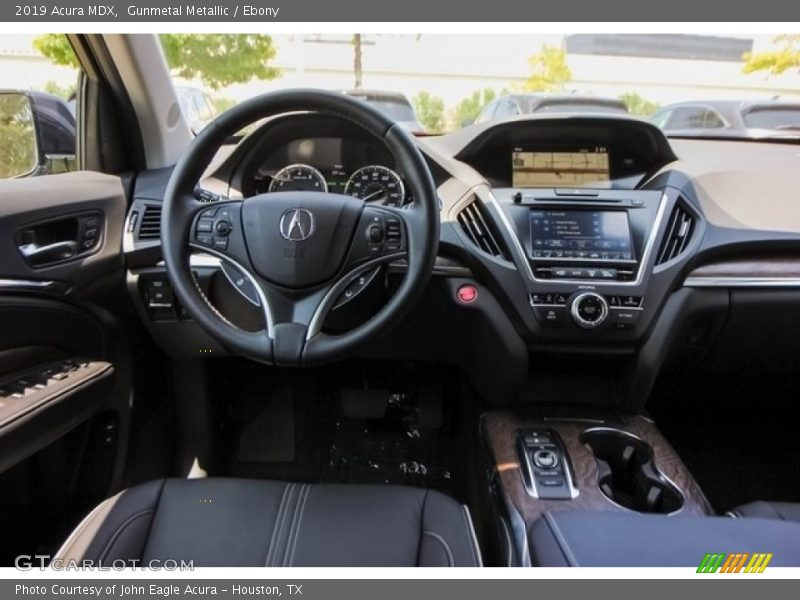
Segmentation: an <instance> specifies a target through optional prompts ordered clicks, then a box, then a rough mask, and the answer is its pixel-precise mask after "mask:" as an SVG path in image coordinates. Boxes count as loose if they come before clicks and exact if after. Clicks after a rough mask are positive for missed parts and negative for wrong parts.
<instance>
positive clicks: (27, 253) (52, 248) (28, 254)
mask: <svg viewBox="0 0 800 600" xmlns="http://www.w3.org/2000/svg"><path fill="white" fill-rule="evenodd" d="M77 250H78V244H77V242H75V241H73V240H68V241H63V242H55V243H53V244H46V245H44V246H39V245H38V244H36V243H33V244H24V245H22V246H19V251H20V252H21V253H22V256H24V257H25V260H27V261H28V263H30V264H32V265H43V264H45V263H53V262H58V261H62V260H66V259H68V258H72V257H73V256H75V254H76V253H77Z"/></svg>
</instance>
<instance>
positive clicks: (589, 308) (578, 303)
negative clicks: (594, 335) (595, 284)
mask: <svg viewBox="0 0 800 600" xmlns="http://www.w3.org/2000/svg"><path fill="white" fill-rule="evenodd" d="M570 314H571V315H572V319H573V320H574V321H575V324H576V325H578V327H582V328H584V329H594V328H596V327H599V326H600V325H602V324H603V323H604V322H605V321H606V319H608V302H607V301H606V299H605V298H603V296H601V295H600V294H596V293H595V292H583V293H581V294H578V296H577V297H576V298H575V299H574V300H573V301H572V308H571V310H570Z"/></svg>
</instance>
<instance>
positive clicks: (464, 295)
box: [456, 284, 478, 304]
mask: <svg viewBox="0 0 800 600" xmlns="http://www.w3.org/2000/svg"><path fill="white" fill-rule="evenodd" d="M456 297H457V298H458V301H459V302H461V304H472V303H473V302H475V300H477V299H478V288H476V287H475V286H474V285H470V284H467V285H462V286H461V287H460V288H458V291H457V292H456Z"/></svg>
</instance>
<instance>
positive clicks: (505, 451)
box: [481, 411, 713, 565]
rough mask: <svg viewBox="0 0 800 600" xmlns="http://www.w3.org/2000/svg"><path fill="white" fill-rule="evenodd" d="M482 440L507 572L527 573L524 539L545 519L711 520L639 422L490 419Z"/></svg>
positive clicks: (677, 466) (661, 444) (675, 461)
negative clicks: (573, 515)
mask: <svg viewBox="0 0 800 600" xmlns="http://www.w3.org/2000/svg"><path fill="white" fill-rule="evenodd" d="M481 435H482V440H483V444H484V449H485V457H486V462H487V465H486V466H487V473H488V474H489V489H490V490H491V492H492V497H493V500H494V502H493V506H494V508H495V511H496V515H495V516H496V521H497V523H498V524H499V532H498V536H499V538H500V543H499V544H498V546H499V547H500V548H503V547H504V548H507V549H509V550H507V551H509V552H510V555H509V557H508V558H509V562H510V563H511V564H516V565H526V560H529V558H528V557H529V556H530V553H529V551H528V546H527V544H528V532H529V531H530V529H531V527H532V526H533V525H534V523H536V522H538V521H540V520H541V519H542V517H544V515H546V514H554V513H557V514H561V513H562V512H573V511H574V512H587V511H588V512H592V513H618V514H628V515H632V514H644V513H647V514H661V515H682V516H707V515H711V514H713V511H712V509H711V507H710V505H709V503H708V501H707V500H706V498H705V496H704V495H703V493H702V491H701V490H700V487H699V486H698V484H697V483H696V481H695V480H694V478H693V477H692V476H691V474H690V473H689V470H688V469H687V468H686V466H685V465H684V464H683V462H682V461H681V459H680V458H679V457H678V455H677V454H676V452H675V450H674V449H673V448H672V447H671V446H670V445H669V443H668V442H667V441H666V440H665V439H664V437H663V436H662V435H661V433H660V432H659V431H658V429H657V428H656V427H655V425H653V423H652V422H651V421H649V420H648V419H646V418H644V417H641V416H629V417H616V416H613V417H612V416H609V417H608V418H604V417H602V416H601V417H600V418H597V415H592V417H591V418H585V419H584V418H575V417H570V418H559V417H547V416H537V415H535V414H534V413H530V412H529V413H528V414H527V415H526V414H521V413H517V412H512V411H492V412H489V413H486V414H484V415H483V417H482V419H481ZM503 538H505V540H503Z"/></svg>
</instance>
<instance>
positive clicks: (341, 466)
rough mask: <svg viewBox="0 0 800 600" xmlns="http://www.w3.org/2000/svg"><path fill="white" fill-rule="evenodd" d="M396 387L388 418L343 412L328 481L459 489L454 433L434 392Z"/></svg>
mask: <svg viewBox="0 0 800 600" xmlns="http://www.w3.org/2000/svg"><path fill="white" fill-rule="evenodd" d="M432 396H433V394H430V393H428V394H427V395H423V394H420V393H419V392H417V393H391V394H389V397H388V399H387V406H386V413H385V416H384V417H383V418H373V419H362V418H353V417H350V416H346V415H344V414H341V413H340V414H339V415H338V417H337V419H336V422H335V425H334V434H333V441H332V443H331V446H330V448H329V459H328V462H327V464H326V468H325V472H324V473H323V476H322V479H323V481H332V482H340V483H387V484H400V485H411V486H417V487H426V488H432V489H437V490H439V491H442V492H445V493H448V494H451V495H452V494H454V493H455V490H454V485H453V480H452V472H451V471H450V467H449V462H450V461H449V444H448V441H449V436H448V431H447V430H446V429H445V428H443V426H442V423H441V419H439V424H438V426H436V419H435V418H434V419H431V418H430V416H429V415H428V413H430V412H436V409H435V408H434V409H431V408H430V405H431V404H432V403H435V402H436V399H435V398H433V397H432ZM438 401H439V402H441V398H439V399H438Z"/></svg>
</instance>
